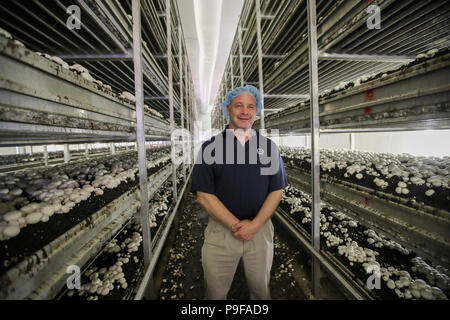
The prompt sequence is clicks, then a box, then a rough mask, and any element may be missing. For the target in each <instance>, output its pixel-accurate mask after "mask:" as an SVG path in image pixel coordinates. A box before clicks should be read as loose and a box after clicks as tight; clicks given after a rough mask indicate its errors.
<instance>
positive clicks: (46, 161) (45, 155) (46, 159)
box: [44, 146, 48, 167]
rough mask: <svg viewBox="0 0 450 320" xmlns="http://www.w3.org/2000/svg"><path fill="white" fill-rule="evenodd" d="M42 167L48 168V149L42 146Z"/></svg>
mask: <svg viewBox="0 0 450 320" xmlns="http://www.w3.org/2000/svg"><path fill="white" fill-rule="evenodd" d="M44 165H45V166H46V167H48V149H47V146H44Z"/></svg>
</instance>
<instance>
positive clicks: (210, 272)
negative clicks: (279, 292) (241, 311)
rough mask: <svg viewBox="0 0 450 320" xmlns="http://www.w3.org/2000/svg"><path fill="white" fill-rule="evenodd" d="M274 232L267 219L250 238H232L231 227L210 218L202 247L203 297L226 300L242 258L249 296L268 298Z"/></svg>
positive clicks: (256, 298) (254, 298)
mask: <svg viewBox="0 0 450 320" xmlns="http://www.w3.org/2000/svg"><path fill="white" fill-rule="evenodd" d="M273 234H274V231H273V225H272V222H271V221H270V220H268V221H267V222H266V223H265V224H264V226H263V227H262V228H261V229H260V230H259V232H258V233H257V234H256V235H255V236H254V237H253V239H252V240H250V241H247V242H244V241H241V240H239V239H237V238H235V237H234V236H233V233H232V232H231V230H230V229H228V228H226V227H225V226H223V225H222V224H221V223H220V222H218V221H217V220H215V219H214V218H212V217H209V223H208V226H207V227H206V230H205V242H204V244H203V247H202V266H203V272H204V277H205V284H206V294H205V299H210V300H225V299H226V298H227V293H228V291H229V290H230V286H231V282H232V281H233V277H234V274H235V272H236V268H237V266H238V263H239V260H240V259H241V257H242V259H243V263H244V269H245V277H246V279H247V284H248V288H249V291H250V299H252V300H269V299H270V290H269V281H270V269H271V268H272V261H273Z"/></svg>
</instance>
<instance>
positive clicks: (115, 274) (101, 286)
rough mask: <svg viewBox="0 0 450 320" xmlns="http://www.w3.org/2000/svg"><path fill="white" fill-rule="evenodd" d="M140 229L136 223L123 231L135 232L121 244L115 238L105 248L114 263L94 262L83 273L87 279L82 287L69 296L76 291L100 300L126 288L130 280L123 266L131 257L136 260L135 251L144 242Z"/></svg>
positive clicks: (69, 293)
mask: <svg viewBox="0 0 450 320" xmlns="http://www.w3.org/2000/svg"><path fill="white" fill-rule="evenodd" d="M139 230H140V227H139V225H138V224H137V223H134V224H132V225H131V226H130V227H128V228H126V229H125V230H124V231H123V232H124V234H126V233H127V232H128V231H131V232H133V234H132V236H131V237H127V238H126V239H125V240H124V241H122V242H121V243H120V244H119V243H118V240H117V239H113V240H112V241H111V242H110V243H109V244H108V245H107V246H106V248H105V252H106V253H107V254H109V255H110V256H111V257H113V259H112V263H110V264H109V265H107V266H104V265H103V266H98V265H95V262H94V264H93V265H92V266H90V267H89V268H88V269H87V270H86V272H85V273H84V275H83V276H84V277H83V278H84V279H86V280H87V281H84V283H83V284H82V286H81V289H80V290H72V291H69V292H68V296H69V297H71V296H73V295H74V293H75V292H76V293H77V295H78V296H80V297H83V298H86V299H87V300H98V298H99V296H103V297H104V296H107V295H109V294H110V293H111V292H112V291H114V290H119V289H126V288H127V287H128V282H127V279H126V277H125V272H124V270H123V268H125V267H126V265H127V264H128V263H129V262H130V259H131V258H134V259H133V261H134V262H136V259H137V258H136V256H135V252H137V251H138V250H139V247H140V245H141V243H142V236H141V233H140V232H139ZM138 261H139V260H138Z"/></svg>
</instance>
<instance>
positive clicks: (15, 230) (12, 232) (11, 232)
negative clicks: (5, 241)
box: [3, 225, 20, 238]
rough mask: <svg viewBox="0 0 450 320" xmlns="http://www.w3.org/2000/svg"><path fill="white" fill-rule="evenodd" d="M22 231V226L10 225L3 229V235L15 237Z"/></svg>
mask: <svg viewBox="0 0 450 320" xmlns="http://www.w3.org/2000/svg"><path fill="white" fill-rule="evenodd" d="M19 233H20V228H19V227H18V226H14V225H9V226H7V227H6V228H4V229H3V235H4V236H5V237H7V238H13V237H15V236H17V235H18V234H19Z"/></svg>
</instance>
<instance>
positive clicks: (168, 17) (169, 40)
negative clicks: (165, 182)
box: [166, 0, 178, 203]
mask: <svg viewBox="0 0 450 320" xmlns="http://www.w3.org/2000/svg"><path fill="white" fill-rule="evenodd" d="M170 5H171V0H166V27H167V29H166V30H167V32H166V34H167V71H168V80H169V108H170V110H169V111H170V134H172V133H173V130H174V128H175V123H174V113H173V75H172V18H171V12H170ZM171 145H172V148H171V152H170V155H171V159H172V185H173V201H174V203H176V202H177V200H178V192H177V166H176V164H175V143H174V141H173V140H172V139H171Z"/></svg>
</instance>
